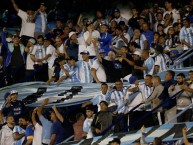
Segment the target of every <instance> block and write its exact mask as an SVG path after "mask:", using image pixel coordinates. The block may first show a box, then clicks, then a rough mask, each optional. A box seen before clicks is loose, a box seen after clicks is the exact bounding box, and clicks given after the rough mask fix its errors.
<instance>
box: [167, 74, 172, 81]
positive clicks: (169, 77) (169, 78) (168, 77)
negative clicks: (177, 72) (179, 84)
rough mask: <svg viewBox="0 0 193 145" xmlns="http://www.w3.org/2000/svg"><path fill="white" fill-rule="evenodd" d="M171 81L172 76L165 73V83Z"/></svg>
mask: <svg viewBox="0 0 193 145" xmlns="http://www.w3.org/2000/svg"><path fill="white" fill-rule="evenodd" d="M171 79H172V75H171V74H170V73H169V72H166V74H165V81H169V80H171Z"/></svg>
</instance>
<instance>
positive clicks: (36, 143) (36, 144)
mask: <svg viewBox="0 0 193 145" xmlns="http://www.w3.org/2000/svg"><path fill="white" fill-rule="evenodd" d="M41 144H42V126H41V125H39V123H36V125H35V130H34V138H33V143H32V145H41Z"/></svg>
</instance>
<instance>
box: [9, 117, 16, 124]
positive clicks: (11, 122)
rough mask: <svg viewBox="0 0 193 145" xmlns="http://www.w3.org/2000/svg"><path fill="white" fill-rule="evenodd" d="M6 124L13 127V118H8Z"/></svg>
mask: <svg viewBox="0 0 193 145" xmlns="http://www.w3.org/2000/svg"><path fill="white" fill-rule="evenodd" d="M7 123H8V124H11V125H14V123H15V122H14V118H13V116H9V117H8V118H7Z"/></svg>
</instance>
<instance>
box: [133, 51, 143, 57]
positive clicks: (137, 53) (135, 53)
mask: <svg viewBox="0 0 193 145" xmlns="http://www.w3.org/2000/svg"><path fill="white" fill-rule="evenodd" d="M133 54H134V55H139V56H141V52H139V51H135V52H134V53H133Z"/></svg>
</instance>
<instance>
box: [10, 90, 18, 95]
mask: <svg viewBox="0 0 193 145" xmlns="http://www.w3.org/2000/svg"><path fill="white" fill-rule="evenodd" d="M12 94H18V91H17V90H12V91H11V93H10V95H12Z"/></svg>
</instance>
